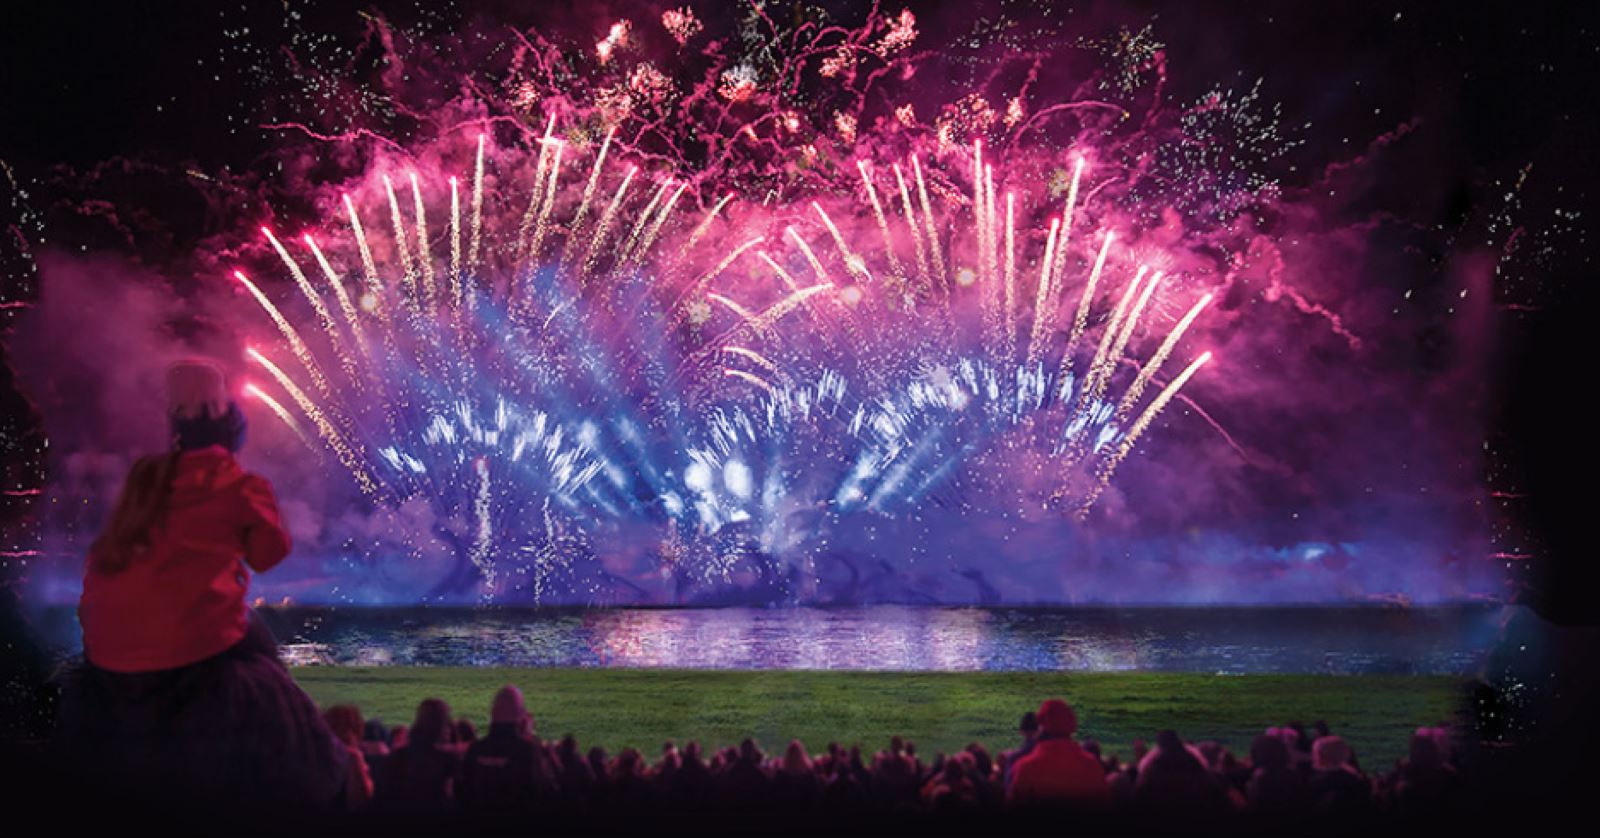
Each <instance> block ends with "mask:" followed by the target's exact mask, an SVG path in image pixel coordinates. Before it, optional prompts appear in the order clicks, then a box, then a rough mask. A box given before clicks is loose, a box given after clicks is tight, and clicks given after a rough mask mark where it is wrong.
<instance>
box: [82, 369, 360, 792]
mask: <svg viewBox="0 0 1600 838" xmlns="http://www.w3.org/2000/svg"><path fill="white" fill-rule="evenodd" d="M167 383H168V388H167V389H168V396H169V399H168V409H167V417H168V420H169V426H170V428H171V436H170V438H169V439H170V443H171V448H170V450H168V451H167V452H166V453H162V454H157V455H154V456H148V457H143V458H141V459H139V460H138V461H137V462H135V463H134V465H133V468H132V470H131V471H130V473H129V475H128V479H127V481H126V483H125V484H124V485H123V488H122V492H121V495H120V496H119V497H118V498H117V503H116V506H115V508H114V510H113V511H112V514H111V518H110V521H109V522H108V523H107V524H106V526H105V528H104V530H103V531H102V532H101V533H100V535H99V537H98V538H96V539H95V541H94V543H93V544H92V545H91V546H90V548H89V556H88V562H87V567H86V570H85V573H84V579H83V595H82V597H81V599H80V600H79V604H78V619H79V622H80V623H81V624H82V626H83V647H84V657H85V663H84V665H83V666H82V667H81V668H79V669H78V670H77V671H76V672H74V673H72V674H71V675H70V676H69V677H68V678H67V681H66V683H65V684H64V685H63V694H62V710H61V720H60V723H59V724H58V726H57V729H58V733H59V735H60V739H61V743H60V744H61V745H62V748H61V753H62V754H63V755H64V757H65V759H66V760H67V761H68V763H69V764H68V766H67V768H68V770H70V771H81V772H82V773H83V774H85V775H88V776H87V777H86V779H89V780H90V781H91V783H90V785H91V787H93V788H97V789H101V790H103V791H107V792H111V793H119V794H123V795H127V796H129V797H131V798H134V799H135V800H137V801H139V802H146V803H151V804H153V805H159V804H156V801H162V800H165V799H167V798H172V799H174V800H181V801H182V802H183V805H184V806H185V807H186V811H194V810H195V809H196V808H199V809H202V810H203V809H205V808H208V807H209V806H211V805H218V806H222V805H228V806H238V805H242V804H243V803H245V802H250V803H252V804H259V805H288V806H295V807H307V806H311V807H319V806H323V805H332V804H335V803H338V802H340V801H341V800H342V799H343V798H342V795H343V794H344V792H345V790H346V788H347V783H346V779H347V777H348V776H349V774H348V768H347V765H348V763H349V756H348V754H347V752H346V749H345V747H344V746H343V745H342V744H341V743H340V742H339V741H338V740H337V739H336V738H335V737H334V735H333V734H332V733H331V732H330V731H329V729H328V726H327V724H326V723H325V722H324V720H323V718H322V715H321V714H320V713H318V712H317V708H316V705H315V704H314V703H312V701H311V699H310V698H309V697H307V696H306V694H305V693H304V692H302V691H301V690H300V688H299V686H297V685H296V684H295V682H294V680H293V679H292V678H290V677H289V673H288V671H287V670H286V669H285V668H284V666H283V664H282V663H281V662H280V661H279V660H278V653H277V644H276V642H275V641H274V640H273V638H272V634H271V632H269V631H268V630H267V629H266V626H265V624H263V623H262V622H261V621H260V619H259V618H257V617H255V616H254V615H253V614H252V613H251V611H250V610H249V608H247V607H246V605H245V601H246V594H247V592H248V590H249V586H250V574H251V572H252V571H254V572H258V573H259V572H262V571H266V570H270V569H271V568H272V567H274V566H275V565H277V564H278V563H279V562H281V561H283V559H284V557H285V556H287V555H288V554H289V536H288V534H287V533H286V532H285V531H284V529H283V527H282V525H281V524H280V523H279V517H278V505H277V501H276V500H275V499H274V498H273V494H272V488H271V486H269V485H268V484H267V481H265V480H263V479H262V478H260V477H258V476H256V475H254V474H250V473H249V472H246V471H245V470H244V469H243V468H241V467H240V466H239V463H238V461H237V460H235V459H234V453H235V451H236V450H237V449H238V448H239V447H240V446H241V445H242V444H243V442H244V429H245V422H244V417H243V415H242V414H241V413H240V411H239V408H238V406H237V405H235V404H234V403H233V401H232V400H231V399H230V398H229V396H228V389H227V385H226V382H225V379H224V377H223V374H222V370H221V369H220V368H219V367H217V366H216V365H215V364H211V363H207V362H204V361H185V362H182V363H179V364H176V365H174V366H173V367H172V368H171V369H170V370H169V372H168V377H167Z"/></svg>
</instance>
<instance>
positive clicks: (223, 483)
mask: <svg viewBox="0 0 1600 838" xmlns="http://www.w3.org/2000/svg"><path fill="white" fill-rule="evenodd" d="M244 478H245V471H244V469H243V468H241V467H240V466H239V461H238V460H235V459H234V458H233V453H232V452H230V451H228V449H226V448H223V447H222V446H220V445H213V446H211V447H210V448H202V449H200V450H198V451H185V452H183V453H182V454H180V455H178V469H177V473H176V474H174V475H173V477H172V499H171V501H170V502H171V505H172V506H173V507H182V506H191V505H193V504H196V503H200V502H202V501H204V500H205V499H207V498H208V497H211V496H213V495H215V494H216V493H217V492H220V491H224V490H227V489H230V488H232V487H234V486H236V485H237V484H238V483H239V482H240V481H241V480H243V479H244Z"/></svg>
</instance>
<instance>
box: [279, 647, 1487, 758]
mask: <svg viewBox="0 0 1600 838" xmlns="http://www.w3.org/2000/svg"><path fill="white" fill-rule="evenodd" d="M295 678H296V679H297V680H298V681H299V682H300V684H301V685H302V686H303V687H304V688H305V689H306V690H307V692H309V693H310V694H311V695H312V697H313V698H315V699H316V700H317V702H318V703H319V704H321V705H323V706H327V705H330V704H341V703H353V704H356V705H357V706H359V707H360V708H361V710H362V712H363V713H364V714H366V715H367V716H368V717H369V718H371V717H378V718H381V719H383V720H384V721H385V722H387V723H389V724H396V723H402V722H403V723H409V722H410V720H411V716H412V714H413V712H414V710H415V708H416V705H417V702H418V701H420V700H422V699H423V698H428V697H437V698H442V699H444V700H445V701H447V702H449V703H450V707H451V710H452V711H453V712H455V713H456V714H458V715H464V716H466V717H468V718H470V719H472V720H473V721H474V722H475V723H477V724H479V725H480V726H481V725H482V724H483V723H484V722H485V719H486V717H487V715H488V709H489V702H490V700H491V698H492V696H493V695H494V691H495V690H496V689H498V688H499V687H500V686H501V685H502V684H507V683H511V684H516V685H517V686H518V687H521V688H522V690H523V692H524V693H525V694H526V695H527V698H528V707H529V710H530V711H531V712H532V713H533V715H534V718H535V719H536V721H537V725H538V729H539V731H540V733H541V734H543V735H544V736H547V737H554V736H560V735H562V734H564V733H569V732H570V733H574V734H576V735H577V736H578V740H579V742H580V743H582V744H583V745H584V746H585V747H588V746H591V745H595V744H599V745H604V746H605V747H606V748H608V749H611V750H612V751H615V750H616V749H618V748H621V747H627V746H632V747H636V748H639V749H640V750H642V751H644V752H645V753H646V754H654V753H656V752H657V751H658V750H659V748H660V747H661V743H662V741H664V740H666V739H675V740H678V741H679V742H682V741H686V740H689V739H698V740H699V741H701V742H702V743H705V744H712V743H715V744H731V743H735V742H737V741H738V740H739V739H741V738H743V737H744V736H751V735H753V736H755V737H756V738H757V739H758V740H759V741H760V742H761V743H762V744H763V746H765V747H766V748H767V749H768V750H773V749H774V748H777V747H778V746H780V745H782V744H783V743H785V742H787V741H788V740H789V739H793V738H799V739H800V740H801V741H803V742H805V743H806V745H807V746H808V747H810V748H811V749H813V750H820V749H822V748H823V747H824V746H825V745H826V744H827V743H828V742H829V741H830V740H833V741H838V742H841V743H846V744H848V743H851V742H857V741H859V742H861V743H863V745H865V746H870V747H871V748H874V749H876V748H878V747H881V744H882V743H883V742H885V741H886V740H887V739H888V737H889V736H890V735H891V734H896V733H898V734H903V735H905V736H908V737H910V738H911V739H912V740H913V741H915V742H916V743H917V745H918V748H919V750H920V751H921V752H924V753H926V754H928V755H929V756H930V757H931V756H932V754H933V753H934V752H936V751H941V750H943V751H951V750H955V749H959V748H961V747H963V746H965V745H966V744H967V743H968V742H971V741H974V740H976V741H979V742H983V743H984V744H986V745H988V746H990V747H991V748H998V747H1001V746H1009V745H1010V744H1011V742H1012V741H1013V740H1014V739H1015V737H1016V734H1015V733H1014V730H1015V727H1016V720H1017V717H1018V716H1019V715H1020V714H1021V713H1022V712H1023V711H1024V710H1027V709H1031V708H1033V707H1036V706H1038V703H1039V701H1040V700H1041V699H1042V698H1046V697H1049V696H1061V697H1063V698H1066V699H1067V700H1068V701H1070V702H1071V703H1072V704H1073V705H1074V706H1075V707H1076V708H1077V709H1078V715H1079V719H1080V722H1081V735H1085V736H1092V737H1094V738H1095V739H1098V740H1100V741H1101V742H1102V743H1104V744H1105V745H1106V746H1107V747H1108V748H1110V749H1113V750H1117V751H1121V752H1122V753H1123V754H1124V755H1126V754H1127V753H1128V749H1129V747H1130V745H1131V743H1132V742H1133V740H1134V739H1135V738H1136V737H1143V738H1145V739H1147V740H1148V739H1153V738H1154V735H1155V732H1156V731H1157V730H1158V729H1161V728H1164V727H1171V728H1174V729H1176V730H1178V731H1179V732H1180V733H1182V734H1183V735H1184V736H1185V737H1188V738H1192V739H1216V740H1218V741H1221V742H1223V743H1225V744H1227V745H1228V746H1229V747H1230V748H1233V749H1234V750H1235V751H1241V752H1242V751H1245V750H1248V748H1249V743H1250V739H1251V738H1252V737H1254V736H1255V735H1256V734H1258V733H1260V732H1261V730H1262V729H1263V728H1265V727H1267V726H1269V725H1274V724H1280V723H1283V722H1286V721H1289V720H1300V721H1304V722H1307V723H1310V722H1311V721H1313V720H1316V719H1324V720H1326V721H1327V722H1328V723H1329V724H1330V725H1331V726H1332V727H1333V728H1334V729H1335V731H1336V732H1338V733H1339V734H1340V735H1342V736H1344V737H1345V738H1346V739H1348V740H1349V741H1350V742H1351V744H1352V746H1353V747H1354V748H1355V749H1356V753H1357V755H1358V756H1359V757H1360V758H1361V760H1362V762H1363V764H1364V765H1367V766H1374V767H1377V766H1381V767H1385V768H1386V767H1388V766H1389V765H1390V764H1391V763H1392V762H1393V760H1394V759H1396V758H1397V757H1399V756H1401V755H1402V754H1403V753H1404V751H1405V747H1406V740H1407V737H1408V736H1409V735H1410V732H1411V731H1412V730H1413V729H1414V728H1416V727H1417V726H1418V725H1421V724H1433V723H1437V722H1444V721H1449V720H1451V719H1452V718H1453V717H1454V715H1455V713H1456V712H1457V711H1458V709H1459V705H1460V693H1459V684H1460V682H1459V680H1458V679H1455V678H1452V677H1432V676H1429V677H1417V676H1387V675H1385V676H1333V675H1326V676H1325V675H1252V676H1216V675H1190V674H1165V673H1142V672H1141V673H1083V674H1079V673H1059V672H1052V673H1027V672H1006V673H996V672H979V673H946V672H916V673H899V672H896V673H888V672H811V671H798V672H796V671H776V672H774V671H758V672H751V671H736V672H723V671H685V670H619V669H494V668H483V669H478V668H466V667H462V668H456V667H449V668H446V667H438V668H435V667H380V668H360V667H303V668H299V669H296V670H295Z"/></svg>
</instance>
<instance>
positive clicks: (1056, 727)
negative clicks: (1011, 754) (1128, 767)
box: [1006, 698, 1111, 808]
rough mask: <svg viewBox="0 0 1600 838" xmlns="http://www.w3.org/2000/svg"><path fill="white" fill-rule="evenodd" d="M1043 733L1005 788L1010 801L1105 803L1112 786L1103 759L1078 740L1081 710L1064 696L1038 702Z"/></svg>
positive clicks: (1022, 803)
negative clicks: (1081, 746) (1102, 764)
mask: <svg viewBox="0 0 1600 838" xmlns="http://www.w3.org/2000/svg"><path fill="white" fill-rule="evenodd" d="M1037 717H1038V721H1039V738H1038V740H1037V742H1036V743H1035V744H1034V746H1033V751H1032V752H1030V753H1029V754H1028V755H1027V756H1025V757H1023V758H1022V759H1020V760H1018V761H1017V763H1016V766H1015V768H1014V769H1013V770H1012V774H1011V785H1010V787H1009V788H1007V789H1006V804H1007V805H1009V806H1016V807H1023V806H1072V807H1077V808H1105V807H1108V806H1109V805H1110V803H1111V787H1110V786H1109V785H1107V784H1106V772H1105V769H1104V768H1103V767H1102V766H1101V765H1100V762H1099V760H1096V759H1095V758H1094V757H1092V756H1090V755H1089V754H1088V753H1086V752H1085V751H1084V750H1083V749H1082V748H1080V747H1078V743H1077V742H1075V741H1073V739H1072V734H1073V733H1074V732H1075V731H1077V729H1078V717H1077V714H1075V713H1073V712H1072V707H1071V706H1069V705H1068V704H1067V703H1066V702H1065V701H1062V700H1061V699H1059V698H1052V699H1049V700H1047V701H1045V702H1044V703H1043V704H1040V705H1039V712H1038V713H1037Z"/></svg>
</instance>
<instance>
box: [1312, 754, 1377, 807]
mask: <svg viewBox="0 0 1600 838" xmlns="http://www.w3.org/2000/svg"><path fill="white" fill-rule="evenodd" d="M1311 769H1312V772H1311V780H1310V782H1309V783H1308V787H1309V791H1310V793H1311V800H1312V811H1313V812H1314V813H1316V814H1317V815H1322V816H1331V817H1335V818H1357V817H1361V816H1364V815H1367V814H1370V813H1371V811H1372V782H1371V781H1370V780H1368V779H1367V778H1366V777H1365V776H1363V775H1362V774H1361V772H1359V771H1357V770H1356V768H1355V766H1353V765H1351V764H1350V746H1349V745H1346V744H1345V741H1344V740H1343V739H1340V738H1339V737H1337V736H1324V737H1322V738H1321V739H1318V740H1317V741H1315V742H1313V743H1312V745H1311Z"/></svg>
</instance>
